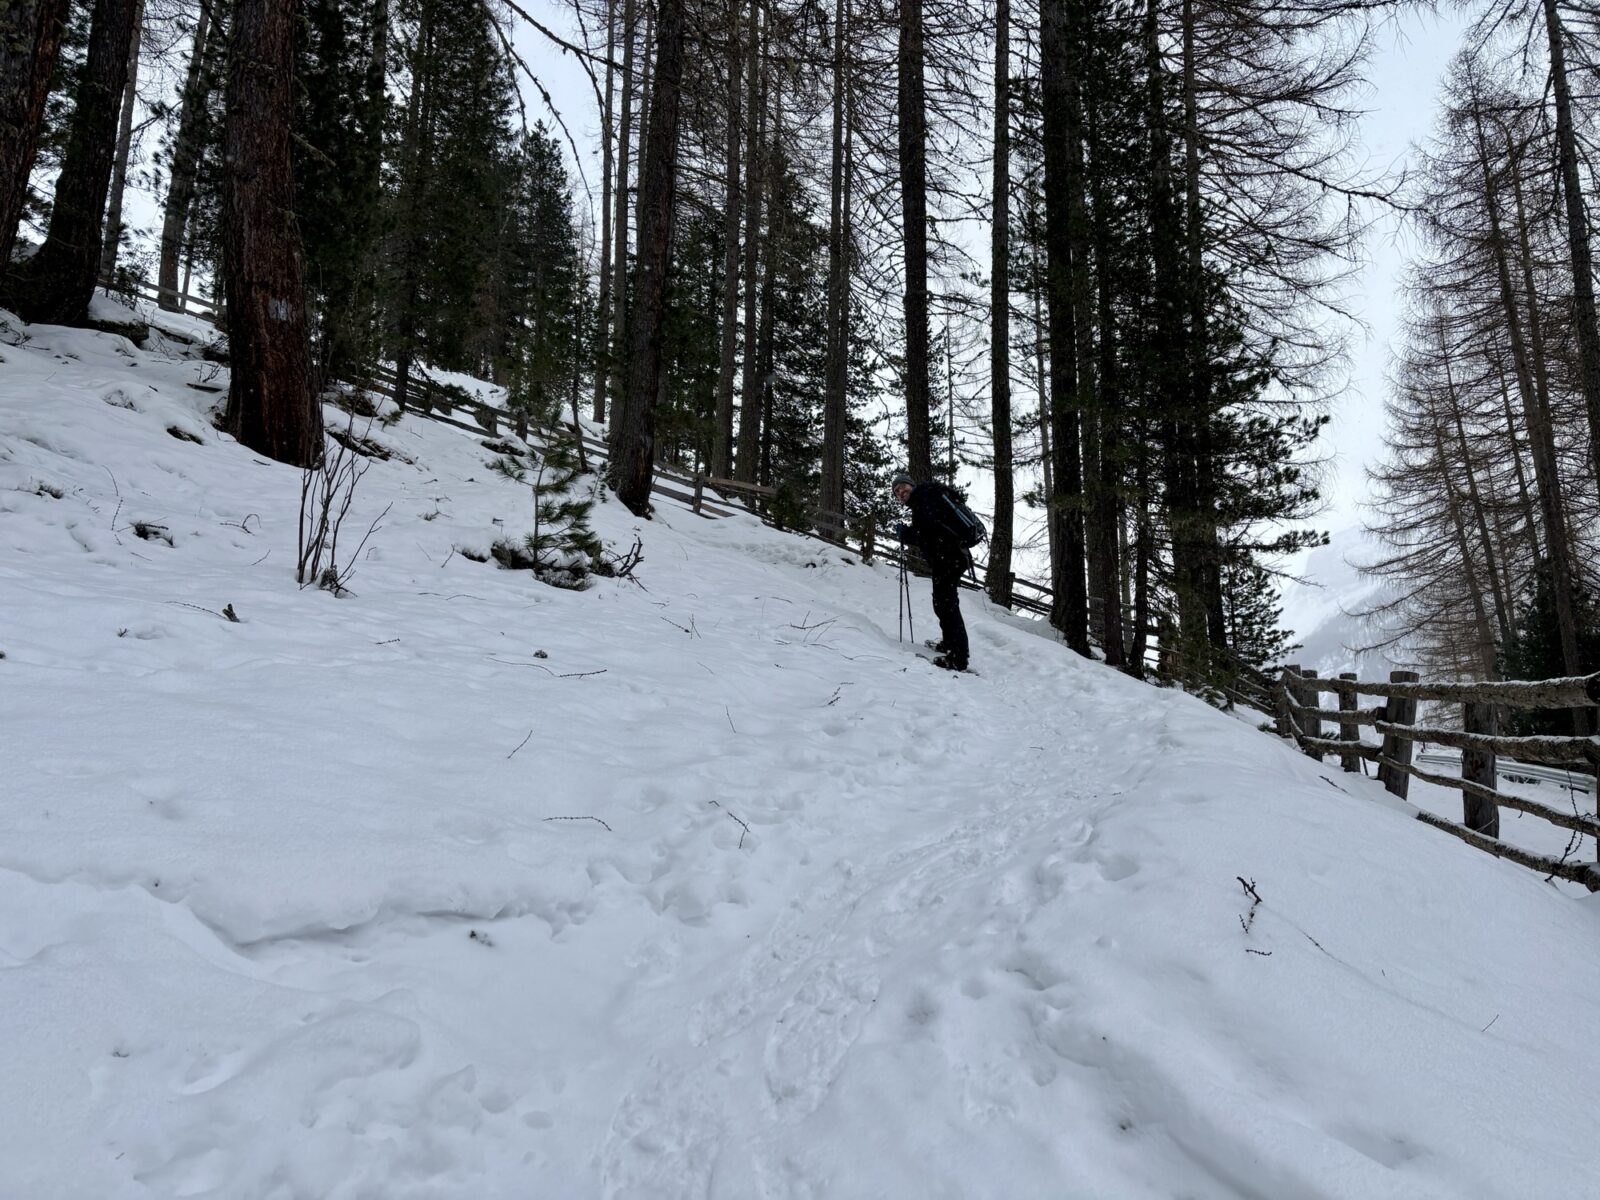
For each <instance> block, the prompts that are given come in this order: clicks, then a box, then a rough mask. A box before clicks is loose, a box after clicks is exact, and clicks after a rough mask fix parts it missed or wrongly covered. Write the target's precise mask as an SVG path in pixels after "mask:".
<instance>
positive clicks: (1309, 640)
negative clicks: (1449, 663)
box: [1283, 525, 1407, 679]
mask: <svg viewBox="0 0 1600 1200" xmlns="http://www.w3.org/2000/svg"><path fill="white" fill-rule="evenodd" d="M1377 555H1378V551H1377V549H1376V548H1375V547H1374V545H1373V543H1372V542H1371V540H1370V539H1369V538H1368V537H1367V535H1366V532H1365V531H1364V530H1363V529H1362V528H1361V526H1359V525H1353V526H1350V527H1349V528H1346V529H1342V530H1339V531H1338V532H1336V533H1334V534H1333V535H1332V536H1331V537H1330V539H1329V541H1328V544H1327V545H1326V546H1318V547H1317V548H1316V549H1314V550H1311V551H1309V552H1308V553H1306V555H1305V556H1304V560H1303V561H1302V562H1300V563H1299V564H1297V566H1296V567H1295V574H1296V575H1297V576H1298V577H1299V578H1298V579H1296V580H1292V581H1289V582H1287V583H1285V585H1284V587H1283V621H1284V624H1285V626H1286V627H1287V628H1289V629H1292V630H1293V631H1294V640H1295V642H1296V643H1297V644H1298V646H1299V649H1298V650H1295V651H1293V652H1292V653H1291V654H1290V655H1289V658H1290V660H1291V661H1293V662H1296V663H1299V664H1300V665H1301V666H1303V667H1306V668H1309V669H1310V670H1313V671H1317V672H1319V673H1321V674H1323V675H1338V674H1340V673H1341V672H1343V671H1355V672H1356V673H1358V674H1359V675H1360V676H1361V677H1362V678H1363V679H1385V678H1387V677H1388V674H1389V672H1390V671H1392V670H1395V669H1396V668H1397V667H1399V666H1401V665H1403V664H1404V663H1405V661H1406V660H1407V655H1406V653H1405V651H1404V647H1403V646H1402V647H1399V648H1393V649H1388V650H1387V651H1385V650H1370V649H1363V647H1368V646H1372V645H1373V644H1374V643H1377V642H1381V641H1383V640H1385V635H1384V633H1383V631H1382V629H1381V628H1380V627H1378V626H1376V625H1374V624H1373V623H1372V622H1370V621H1368V620H1365V619H1363V618H1362V617H1360V616H1358V615H1356V614H1359V613H1360V612H1362V611H1363V610H1364V609H1366V608H1368V607H1369V606H1372V605H1374V604H1376V603H1378V602H1379V600H1380V599H1381V598H1382V596H1383V594H1384V587H1385V584H1384V581H1382V580H1379V579H1373V578H1371V577H1370V576H1366V575H1363V574H1362V573H1361V572H1360V570H1359V569H1358V568H1357V567H1356V566H1355V565H1354V564H1355V563H1358V562H1366V561H1369V560H1372V559H1374V558H1376V557H1377Z"/></svg>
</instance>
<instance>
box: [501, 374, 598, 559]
mask: <svg viewBox="0 0 1600 1200" xmlns="http://www.w3.org/2000/svg"><path fill="white" fill-rule="evenodd" d="M509 402H510V405H511V408H512V410H513V411H515V412H517V413H519V414H522V415H523V416H524V417H525V418H526V419H527V421H528V424H529V426H530V430H531V431H532V432H533V433H534V434H535V435H536V440H537V445H536V446H535V447H534V448H533V449H532V450H530V452H529V453H530V456H531V458H532V460H533V461H532V464H531V465H526V464H524V463H522V462H520V461H518V460H517V459H514V458H511V457H509V456H508V457H503V458H501V459H499V460H497V461H496V462H495V463H494V464H492V465H493V466H494V469H495V470H497V471H498V472H500V473H501V474H503V475H505V476H506V477H507V478H510V479H514V480H516V481H517V482H519V483H524V484H526V485H527V486H528V490H529V493H530V496H531V498H532V500H533V528H532V529H531V530H529V531H528V532H527V533H526V534H524V535H523V536H522V538H521V539H520V540H518V541H511V540H509V539H504V538H502V539H501V540H500V541H497V542H495V543H494V545H493V546H492V547H491V548H490V553H491V554H493V555H494V558H495V561H496V562H498V563H499V564H500V565H501V566H502V567H504V568H506V569H507V570H529V571H532V572H533V573H534V574H535V575H536V576H537V577H538V578H539V579H541V580H543V581H544V582H545V583H548V584H550V585H551V586H553V587H563V588H573V589H579V588H582V587H584V586H585V585H586V584H587V582H588V579H589V574H590V572H591V571H593V570H594V569H595V566H596V561H597V560H598V558H599V557H600V552H601V544H600V539H599V537H598V536H597V535H596V534H595V532H594V530H592V529H591V528H590V527H589V514H590V512H591V510H592V509H593V508H594V493H593V491H592V490H590V491H588V492H585V491H583V489H582V488H581V486H580V481H581V479H582V478H583V472H582V470H581V468H580V465H579V455H578V444H577V435H576V433H575V432H574V431H573V429H572V427H571V426H570V425H568V424H567V423H566V422H564V421H563V420H562V419H561V401H560V399H559V398H554V399H552V398H548V397H546V398H543V399H541V398H540V395H539V388H538V386H537V385H536V384H533V383H531V382H530V381H529V380H528V379H527V378H525V377H524V376H522V375H521V374H520V373H519V375H518V377H517V378H515V379H514V380H513V383H512V387H511V391H510V400H509Z"/></svg>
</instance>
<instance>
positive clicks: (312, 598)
mask: <svg viewBox="0 0 1600 1200" xmlns="http://www.w3.org/2000/svg"><path fill="white" fill-rule="evenodd" d="M23 334H25V335H26V338H27V340H26V341H25V343H24V344H20V345H19V344H12V343H16V342H17V341H18V340H19V335H23ZM4 342H5V343H6V344H0V652H3V653H4V655H5V657H4V659H3V660H0V755H3V760H4V764H5V771H4V773H3V776H0V779H3V782H0V827H3V829H4V836H3V837H0V1013H3V1014H4V1017H5V1022H4V1025H5V1033H4V1036H3V1037H0V1112H4V1114H5V1118H6V1119H5V1120H4V1121H3V1122H0V1197H4V1198H5V1200H13V1198H15V1200H79V1198H82V1200H119V1198H122V1197H130V1198H131V1197H178V1196H209V1197H218V1198H227V1200H258V1198H259V1200H268V1198H271V1200H287V1198H302V1197H303V1198H306V1200H311V1198H315V1200H335V1198H338V1200H351V1198H356V1197H370V1198H382V1200H403V1198H409V1197H429V1198H434V1197H438V1198H445V1197H449V1198H461V1200H499V1198H506V1200H511V1198H518V1200H520V1198H523V1197H529V1196H540V1197H560V1198H568V1197H590V1196H630V1197H688V1196H715V1197H737V1198H744V1197H754V1196H784V1197H824V1196H830V1197H867V1196H880V1197H882V1196H886V1197H917V1198H922V1197H936V1196H944V1197H1007V1198H1012V1197H1074V1198H1077V1197H1095V1198H1101V1197H1104V1198H1112V1200H1121V1198H1137V1197H1152V1198H1155V1197H1160V1198H1175V1197H1190V1198H1202V1197H1235V1196H1245V1197H1260V1198H1262V1200H1292V1198H1297V1197H1349V1198H1351V1200H1376V1198H1380V1197H1396V1198H1404V1200H1413V1198H1420V1197H1508V1198H1512V1197H1528V1196H1544V1195H1557V1194H1560V1195H1583V1194H1585V1193H1586V1192H1587V1191H1590V1190H1592V1189H1593V1188H1594V1186H1595V1176H1594V1171H1593V1160H1592V1142H1593V1134H1594V1113H1595V1111H1596V1108H1597V1106H1600V1046H1597V1044H1596V1042H1595V1039H1594V1038H1593V1037H1591V1036H1587V1035H1586V1032H1585V1031H1587V1030H1591V1029H1592V1028H1593V1027H1594V1024H1595V1018H1596V1016H1597V1010H1600V956H1597V955H1596V954H1595V953H1594V947H1595V945H1596V939H1597V935H1600V905H1597V903H1596V902H1595V900H1594V899H1593V898H1588V897H1582V898H1575V897H1573V896H1572V895H1570V894H1568V893H1564V892H1561V891H1558V890H1557V889H1556V888H1553V887H1551V886H1549V885H1547V884H1545V883H1543V882H1542V881H1541V880H1540V879H1539V877H1538V876H1536V875H1534V874H1532V873H1530V872H1527V871H1525V870H1523V869H1522V868H1520V867H1516V866H1513V865H1510V864H1506V863H1502V862H1499V861H1496V860H1494V859H1492V858H1490V857H1489V856H1487V855H1484V854H1481V853H1479V852H1476V851H1474V850H1472V849H1470V848H1468V847H1465V846H1463V845H1461V844H1459V843H1457V842H1455V841H1454V840H1453V839H1451V838H1448V837H1446V836H1444V835H1442V834H1440V833H1438V832H1436V831H1433V830H1430V829H1428V828H1426V827H1424V826H1423V825H1422V824H1421V823H1419V822H1417V821H1415V820H1413V819H1410V817H1409V815H1408V812H1407V810H1406V809H1404V808H1403V807H1401V806H1399V805H1396V804H1394V803H1392V802H1390V801H1389V800H1388V799H1387V798H1386V797H1385V795H1384V794H1383V793H1382V792H1381V791H1380V790H1379V789H1378V788H1377V786H1376V784H1373V783H1371V782H1369V781H1364V780H1360V779H1357V778H1355V777H1353V776H1347V775H1344V774H1342V773H1340V772H1339V771H1338V769H1337V767H1336V765H1333V764H1331V763H1330V764H1329V765H1326V766H1322V767H1318V766H1317V765H1315V764H1313V763H1311V762H1310V761H1309V760H1308V759H1306V758H1305V757H1304V756H1302V755H1300V754H1298V753H1296V752H1294V751H1293V750H1292V749H1290V748H1289V747H1288V746H1286V745H1284V744H1283V743H1281V742H1279V741H1277V740H1275V739H1273V738H1271V737H1268V736H1266V735H1264V734H1262V733H1260V732H1258V731H1256V730H1255V729H1252V728H1250V727H1248V726H1246V725H1244V724H1242V723H1241V722H1239V721H1236V720H1233V719H1231V718H1229V717H1227V716H1224V715H1222V714H1219V713H1217V712H1214V711H1213V710H1211V709H1209V708H1207V707H1206V706H1205V705H1203V704H1201V703H1199V702H1197V701H1194V700H1192V699H1190V698H1188V697H1186V696H1183V695H1181V694H1178V693H1174V692H1169V691H1158V690H1155V689H1152V688H1150V687H1147V686H1145V685H1142V684H1139V683H1136V682H1134V681H1132V680H1129V679H1126V678H1124V677H1122V676H1120V675H1118V674H1116V673H1114V672H1112V671H1108V670H1106V669H1104V668H1103V667H1100V666H1097V665H1094V664H1091V663H1087V662H1084V661H1082V660H1080V659H1078V658H1076V657H1074V656H1073V655H1072V654H1070V653H1068V652H1067V651H1066V650H1064V649H1063V648H1061V647H1060V646H1058V645H1056V644H1054V643H1053V642H1052V641H1050V640H1049V639H1048V638H1047V637H1045V636H1042V635H1041V631H1040V629H1039V627H1038V626H1036V625H1032V624H1030V623H1028V622H1026V621H1023V620H1020V619H1017V618H1014V617H1012V616H1010V615H1009V614H1006V613H1004V612H998V611H994V610H991V609H988V608H986V607H984V606H983V604H982V602H981V600H979V599H978V598H977V597H975V596H971V595H969V596H967V597H965V599H964V602H965V605H966V608H967V610H968V614H969V621H970V624H971V627H972V632H973V644H974V653H973V660H974V665H975V666H976V667H977V669H978V670H979V671H980V672H981V674H980V675H978V676H952V675H948V674H945V673H943V672H939V671H937V670H935V669H934V668H933V667H932V666H930V665H929V664H928V663H927V662H925V661H923V660H922V659H921V658H918V657H915V656H913V655H911V654H909V653H908V652H907V650H906V649H905V648H903V647H902V646H900V645H899V644H897V640H896V616H897V613H896V578H895V576H894V574H893V573H892V572H891V571H889V570H888V569H886V568H882V567H876V566H871V565H864V564H862V563H861V562H859V561H858V560H857V559H856V557H855V556H854V555H851V554H846V553H841V552H840V551H837V550H835V549H832V548H828V547H825V546H823V545H821V544H819V543H816V542H810V541H805V540H802V539H800V538H796V537H792V536H788V535H784V534H780V533H777V532H774V531H771V530H768V529H766V528H763V527H762V526H760V525H759V524H757V523H756V522H755V521H753V520H752V519H750V518H747V517H734V518H731V519H726V520H719V521H707V520H702V519H700V518H697V517H695V516H693V515H692V514H691V513H689V512H688V511H687V510H685V509H683V508H682V507H680V506H678V505H676V504H673V503H671V502H663V503H662V505H661V506H660V512H659V515H658V519H656V520H655V521H651V522H640V521H636V520H634V519H633V518H632V517H631V516H630V515H629V514H628V513H627V512H626V511H625V510H623V509H622V508H621V507H620V506H619V505H617V504H615V503H610V504H604V505H602V506H600V507H599V508H598V509H597V518H596V520H597V525H598V527H599V529H600V530H601V532H602V533H603V534H604V536H605V537H606V538H607V540H608V541H609V542H610V543H612V544H613V545H616V546H619V547H626V546H628V545H630V544H631V543H632V541H633V538H634V537H635V536H636V535H637V536H638V537H640V538H641V539H642V542H643V548H644V561H643V563H642V565H641V566H640V567H639V569H638V572H637V574H638V578H639V581H640V583H641V584H642V585H643V586H642V587H640V586H635V585H634V584H632V583H629V582H626V581H599V582H598V583H597V584H596V586H594V587H593V588H592V589H591V590H589V591H586V592H566V591H558V590H555V589H552V588H549V587H545V586H542V585H540V584H539V583H537V582H535V581H534V580H533V579H531V578H530V577H529V576H528V575H526V574H521V573H512V572H504V571H500V570H497V569H495V568H494V567H493V566H492V565H484V564H479V563H475V562H472V561H469V560H468V559H466V558H464V557H463V556H462V555H461V554H460V553H457V552H455V550H456V548H458V547H464V548H467V549H479V550H481V549H483V548H485V547H486V546H487V544H488V543H489V542H490V541H491V540H493V539H494V538H495V537H498V536H500V535H502V534H503V533H511V534H515V533H517V532H520V531H522V530H524V529H526V527H527V524H528V522H529V519H530V513H529V501H528V497H527V494H526V491H525V490H524V489H522V488H520V487H518V486H517V485H515V484H513V483H511V482H509V481H507V480H505V479H503V478H501V477H499V476H497V475H495V474H493V473H491V472H490V471H489V470H488V469H487V468H486V466H485V463H486V460H488V459H489V458H491V457H492V455H491V454H490V452H489V451H487V450H485V449H484V448H483V447H482V445H481V444H480V443H479V441H478V440H477V439H475V438H474V437H472V436H471V435H468V434H466V433H463V432H461V431H459V430H455V429H450V428H446V427H443V426H439V425H434V424H430V423H427V422H425V421H421V420H417V419H414V418H407V419H406V420H405V421H403V422H402V423H401V424H399V425H398V426H396V427H394V428H392V429H388V430H381V431H374V436H375V437H376V438H378V439H380V440H382V441H384V442H386V443H388V444H390V445H391V446H393V447H394V448H396V449H398V450H400V451H401V452H402V453H403V455H404V456H405V459H402V458H400V457H395V458H393V459H391V460H389V461H387V462H375V463H374V465H373V466H372V469H371V471H370V473H369V474H368V475H367V477H366V479H365V480H364V481H363V483H362V484H361V487H360V491H359V492H358V497H357V501H356V506H355V510H354V512H353V513H352V515H351V518H350V527H352V528H358V529H359V530H360V531H364V530H365V529H366V527H367V525H368V524H369V523H370V522H371V521H372V520H373V518H374V517H376V516H377V515H378V513H379V512H380V511H381V510H382V509H383V508H384V506H385V505H391V504H392V506H393V507H392V509H391V510H390V511H389V514H388V516H387V517H385V518H384V520H383V521H382V523H381V528H380V529H379V530H378V531H377V532H376V533H375V534H374V535H373V537H372V539H371V541H370V542H369V543H368V548H367V550H366V551H365V552H364V553H363V555H362V556H361V559H360V561H359V563H358V564H357V570H356V573H355V575H354V577H353V578H352V579H351V581H350V586H351V588H352V589H353V591H354V594H353V595H351V596H347V597H345V598H343V599H335V598H334V597H333V596H332V595H330V594H328V593H326V592H321V591H315V590H307V591H300V590H298V589H297V588H296V587H295V585H294V581H293V564H294V557H295V523H296V509H297V505H298V499H299V482H300V478H299V473H298V472H297V471H294V470H291V469H288V468H285V467H282V466H278V465H275V464H272V463H269V462H267V461H265V460H263V459H261V458H260V457H259V456H257V455H254V454H252V453H250V452H249V451H246V450H244V449H242V448H240V447H239V446H237V445H235V444H234V443H233V442H231V440H230V439H228V438H227V437H225V436H223V435H221V434H219V433H217V432H216V431H215V430H214V429H213V428H212V425H211V423H210V420H209V411H210V409H211V408H212V407H213V406H215V405H216V404H217V403H218V402H219V400H220V396H219V395H218V394H217V393H215V392H212V391H201V390H196V388H194V387H191V386H189V385H191V384H200V385H202V386H204V387H208V388H209V387H214V386H216V382H217V381H216V379H214V378H211V376H212V375H213V373H214V371H215V368H214V367H213V366H212V365H211V364H203V363H199V362H195V361H189V360H182V359H167V358H162V357H160V356H157V355H153V354H145V353H143V352H140V351H138V350H136V349H134V348H133V347H132V346H130V345H129V344H128V343H126V342H124V341H122V340H121V339H119V338H116V337H114V336H110V335H106V334H89V333H82V332H68V331H64V330H57V329H50V328H45V327H35V328H32V329H28V330H19V329H18V328H17V327H16V326H15V323H14V322H12V323H11V331H10V332H9V333H7V334H5V335H4ZM169 430H176V431H178V432H179V433H182V434H185V435H187V436H188V437H193V438H198V439H199V442H198V443H196V442H193V441H188V440H182V439H180V438H179V437H177V436H174V435H173V434H172V433H170V432H169ZM406 459H408V460H410V461H405V460H406ZM57 493H59V495H57ZM135 523H140V524H141V525H142V526H143V527H144V528H145V530H146V532H147V533H149V532H152V530H153V529H157V530H159V532H155V533H154V534H153V536H152V537H151V538H149V539H145V538H141V537H140V536H138V534H137V533H136V531H135ZM347 538H348V530H347ZM167 539H170V542H171V544H170V545H169V544H168V541H167ZM346 544H347V545H350V544H353V540H347V543H346ZM913 599H914V602H915V609H916V613H915V615H916V618H917V630H918V633H919V634H922V635H924V636H927V635H931V634H932V632H933V630H934V623H933V620H932V617H931V614H930V612H929V610H928V603H927V601H928V597H927V589H926V585H925V584H924V585H920V586H916V587H914V589H913ZM225 606H231V611H233V612H234V613H236V614H237V616H238V617H239V621H238V622H237V623H234V622H230V621H227V620H224V619H223V618H222V617H221V616H220V615H218V614H220V613H221V612H222V611H223V610H224V607H225ZM540 652H542V653H543V655H545V656H547V657H544V656H540ZM1239 877H1242V878H1243V879H1244V880H1245V881H1247V882H1248V881H1253V883H1254V889H1255V891H1256V892H1257V893H1258V894H1259V896H1260V903H1259V904H1256V903H1255V902H1254V901H1253V900H1252V898H1251V897H1250V896H1248V895H1246V893H1245V890H1244V889H1243V888H1242V887H1241V883H1240V880H1239Z"/></svg>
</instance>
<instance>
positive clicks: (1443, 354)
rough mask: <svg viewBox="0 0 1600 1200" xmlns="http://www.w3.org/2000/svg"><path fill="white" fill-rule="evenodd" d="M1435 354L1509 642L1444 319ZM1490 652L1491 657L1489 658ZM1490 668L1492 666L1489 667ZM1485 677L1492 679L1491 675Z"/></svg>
mask: <svg viewBox="0 0 1600 1200" xmlns="http://www.w3.org/2000/svg"><path fill="white" fill-rule="evenodd" d="M1438 334H1439V356H1440V361H1441V365H1442V366H1443V367H1444V383H1445V396H1446V398H1447V399H1448V400H1449V402H1450V419H1451V423H1452V425H1454V427H1455V433H1456V443H1457V445H1459V446H1460V448H1461V469H1462V471H1463V472H1464V473H1465V475H1466V478H1467V503H1468V504H1469V505H1470V506H1471V509H1472V516H1473V522H1474V524H1475V525H1476V526H1477V530H1478V538H1479V540H1480V541H1481V542H1482V543H1483V561H1484V570H1485V572H1486V573H1487V574H1488V576H1489V588H1490V591H1491V593H1492V595H1493V598H1494V616H1495V625H1496V627H1497V628H1498V629H1499V632H1500V641H1502V642H1504V641H1509V640H1510V638H1511V617H1512V614H1511V607H1510V604H1509V602H1508V598H1507V596H1506V594H1505V592H1503V591H1502V590H1501V587H1500V569H1499V562H1498V557H1499V556H1498V554H1497V553H1496V550H1495V543H1494V539H1493V538H1492V537H1491V536H1490V534H1489V520H1488V514H1487V513H1486V512H1485V510H1484V503H1483V497H1482V495H1481V494H1480V493H1479V491H1478V477H1477V472H1476V471H1475V470H1474V469H1473V466H1472V447H1471V445H1470V444H1469V443H1468V442H1467V428H1466V425H1465V423H1464V422H1463V420H1462V417H1461V400H1460V397H1459V396H1458V395H1457V393H1456V381H1455V371H1454V369H1453V368H1452V367H1451V365H1450V348H1449V345H1448V344H1447V342H1446V339H1445V329H1444V322H1443V321H1440V322H1439V325H1438ZM1439 458H1440V461H1441V462H1443V461H1444V453H1443V450H1442V449H1441V450H1440V454H1439ZM1496 645H1498V643H1496ZM1492 657H1493V656H1492V655H1491V659H1492ZM1491 669H1493V668H1492V666H1491ZM1488 678H1491V679H1492V678H1495V676H1494V675H1490V676H1488Z"/></svg>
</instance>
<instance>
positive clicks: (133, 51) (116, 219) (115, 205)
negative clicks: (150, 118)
mask: <svg viewBox="0 0 1600 1200" xmlns="http://www.w3.org/2000/svg"><path fill="white" fill-rule="evenodd" d="M143 26H144V0H138V8H137V9H136V10H135V11H134V14H133V37H132V39H130V41H129V43H128V79H127V82H126V83H125V84H124V85H123V89H122V119H121V120H120V121H119V122H118V124H117V156H116V159H115V161H114V162H113V163H112V166H111V201H110V204H109V205H108V207H107V209H106V225H105V233H104V238H103V242H102V245H101V249H100V277H101V278H102V279H110V278H111V276H112V275H113V274H114V273H115V272H116V269H117V254H118V252H119V251H120V250H121V249H122V194H123V192H124V191H126V190H127V186H128V159H129V157H131V155H132V154H133V110H134V107H135V106H136V105H137V103H138V99H139V46H140V43H141V42H142V41H143V40H144V39H143V38H141V37H140V36H139V35H140V32H141V30H142V29H143Z"/></svg>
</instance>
